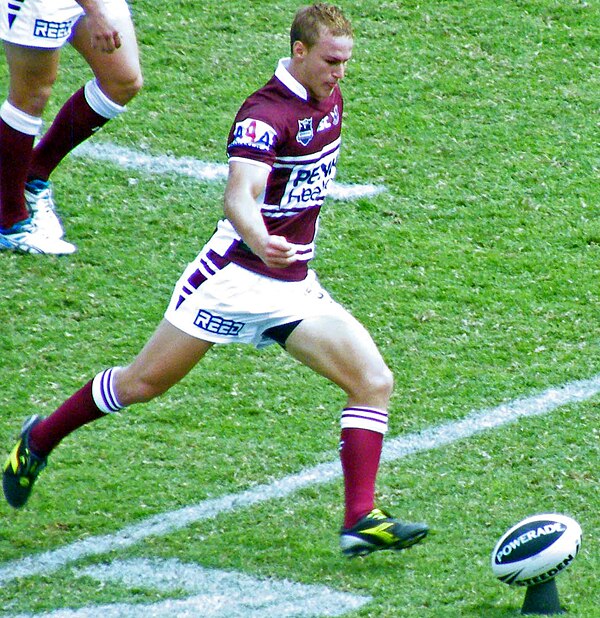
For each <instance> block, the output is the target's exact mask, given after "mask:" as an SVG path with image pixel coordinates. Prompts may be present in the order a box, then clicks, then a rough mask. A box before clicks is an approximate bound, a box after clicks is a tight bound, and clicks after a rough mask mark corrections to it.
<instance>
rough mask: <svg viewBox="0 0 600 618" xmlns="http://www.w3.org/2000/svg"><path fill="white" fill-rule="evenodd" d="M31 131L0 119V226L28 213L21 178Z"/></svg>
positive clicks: (24, 177)
mask: <svg viewBox="0 0 600 618" xmlns="http://www.w3.org/2000/svg"><path fill="white" fill-rule="evenodd" d="M33 141H34V136H33V135H27V134H26V133H21V131H17V130H16V129H13V128H12V127H11V126H10V125H9V124H7V123H6V122H4V120H2V119H0V227H2V228H5V229H6V228H9V227H12V226H13V225H14V224H15V223H18V222H19V221H24V220H25V219H27V218H28V217H29V211H28V210H27V207H26V206H25V193H24V192H25V181H26V180H27V170H28V169H29V162H30V161H31V150H32V148H33Z"/></svg>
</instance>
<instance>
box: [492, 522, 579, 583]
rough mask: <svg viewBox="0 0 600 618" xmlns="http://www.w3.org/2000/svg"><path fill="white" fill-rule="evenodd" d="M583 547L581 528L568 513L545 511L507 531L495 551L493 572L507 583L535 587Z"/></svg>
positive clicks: (547, 578) (565, 563) (563, 567)
mask: <svg viewBox="0 0 600 618" xmlns="http://www.w3.org/2000/svg"><path fill="white" fill-rule="evenodd" d="M580 547H581V527H580V526H579V524H578V523H577V522H576V521H575V520H574V519H572V518H571V517H567V516H566V515H558V514H556V513H542V514H540V515H533V516H532V517H528V518H527V519H524V520H523V521H520V522H519V523H518V524H516V525H515V526H513V527H512V528H511V529H510V530H507V531H506V532H505V533H504V534H503V535H502V537H501V538H500V540H499V541H498V543H497V544H496V547H494V551H493V552H492V571H493V573H494V575H495V576H496V577H497V578H498V579H499V580H500V581H503V582H505V583H506V584H511V585H513V586H534V585H536V584H541V583H543V582H546V581H549V580H551V579H552V578H553V577H555V576H556V575H558V574H559V573H560V572H561V571H563V570H564V569H566V568H567V567H568V566H569V565H570V564H571V562H573V560H574V559H575V556H577V553H578V552H579V548H580Z"/></svg>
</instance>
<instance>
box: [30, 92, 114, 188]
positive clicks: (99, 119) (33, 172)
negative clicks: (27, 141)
mask: <svg viewBox="0 0 600 618" xmlns="http://www.w3.org/2000/svg"><path fill="white" fill-rule="evenodd" d="M107 122H108V118H105V117H104V116H101V115H100V114H98V113H96V112H95V111H94V110H93V109H92V108H91V107H90V106H89V104H88V102H87V101H86V100H85V95H84V89H83V88H81V89H79V90H78V91H77V92H76V93H75V94H74V95H73V96H72V97H71V98H70V99H69V100H68V101H67V102H66V103H65V104H64V105H63V106H62V108H61V109H60V111H59V112H58V114H57V115H56V118H55V119H54V122H53V123H52V125H51V126H50V128H49V129H48V131H46V133H45V134H44V136H43V137H42V139H41V140H40V141H39V142H38V144H37V145H36V147H35V149H34V151H33V158H32V160H31V166H30V168H29V179H33V178H40V179H42V180H48V178H49V177H50V174H51V173H52V172H53V171H54V169H55V168H56V167H57V165H58V164H59V163H60V162H61V161H62V160H63V158H64V157H65V156H66V155H67V154H69V152H71V150H73V148H75V146H78V145H79V144H81V142H83V141H85V140H86V139H87V138H88V137H90V136H91V135H92V134H93V133H94V132H95V131H97V130H98V129H99V128H100V127H102V126H103V125H105V124H106V123H107Z"/></svg>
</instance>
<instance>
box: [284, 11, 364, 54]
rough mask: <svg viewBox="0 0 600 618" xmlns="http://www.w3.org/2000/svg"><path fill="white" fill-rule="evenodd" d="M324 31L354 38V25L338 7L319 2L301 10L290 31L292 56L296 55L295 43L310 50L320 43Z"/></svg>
mask: <svg viewBox="0 0 600 618" xmlns="http://www.w3.org/2000/svg"><path fill="white" fill-rule="evenodd" d="M323 30H327V31H328V32H330V33H331V34H332V35H333V36H347V37H350V38H353V34H352V25H351V24H350V21H349V20H348V19H347V18H346V17H345V15H344V14H343V13H342V10H341V9H340V8H338V7H337V6H334V5H333V4H327V3H325V2H318V3H316V4H313V5H310V6H305V7H302V8H301V9H299V10H298V12H297V13H296V16H295V17H294V21H293V22H292V27H291V29H290V49H291V53H292V55H293V54H294V43H295V42H296V41H301V42H302V43H304V45H305V46H306V47H307V48H309V49H310V48H311V47H312V46H313V45H314V44H315V43H317V42H318V40H319V38H320V37H321V34H322V32H323Z"/></svg>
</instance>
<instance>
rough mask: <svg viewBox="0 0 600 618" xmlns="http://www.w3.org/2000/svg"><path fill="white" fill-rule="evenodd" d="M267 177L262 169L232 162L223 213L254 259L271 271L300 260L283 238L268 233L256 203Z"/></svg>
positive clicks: (249, 164)
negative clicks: (255, 257) (256, 257)
mask: <svg viewBox="0 0 600 618" xmlns="http://www.w3.org/2000/svg"><path fill="white" fill-rule="evenodd" d="M268 176H269V172H268V170H266V169H263V168H262V167H259V166H257V165H252V164H251V163H243V162H239V161H231V162H230V163H229V176H228V179H227V187H226V188H225V200H224V205H223V210H224V211H225V216H226V217H227V218H228V219H229V221H231V223H232V224H233V226H234V227H235V229H236V231H237V233H238V234H239V235H240V236H241V237H242V239H243V241H244V242H245V243H246V244H247V245H248V246H249V247H250V249H251V250H252V252H253V253H254V254H255V255H257V256H258V257H259V258H260V259H261V260H262V261H263V262H264V263H265V264H266V265H267V266H269V268H285V267H286V266H289V265H290V264H292V263H294V262H295V261H296V260H297V259H298V258H297V256H296V250H295V249H294V246H293V245H292V244H290V243H289V242H288V241H287V240H286V239H285V238H284V237H283V236H276V235H272V234H269V233H268V231H267V228H266V226H265V224H264V221H263V218H262V215H261V213H260V206H259V204H258V203H257V201H256V200H257V199H258V197H259V196H260V195H261V194H262V193H263V191H264V189H265V186H266V184H267V178H268Z"/></svg>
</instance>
